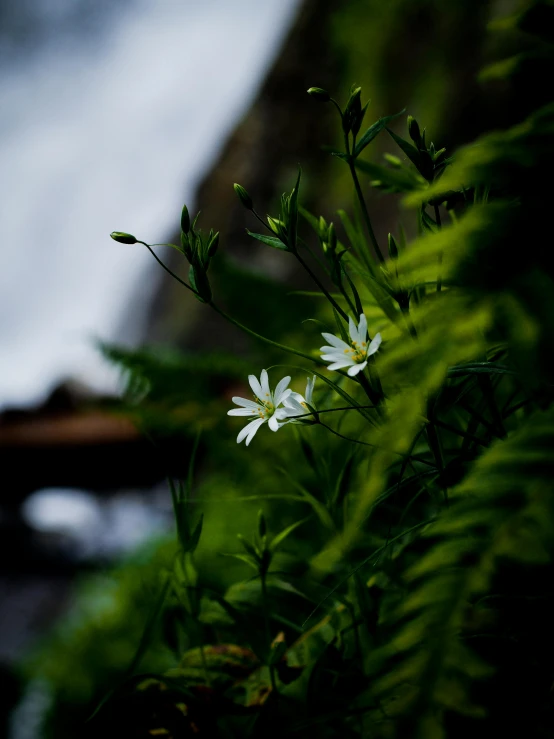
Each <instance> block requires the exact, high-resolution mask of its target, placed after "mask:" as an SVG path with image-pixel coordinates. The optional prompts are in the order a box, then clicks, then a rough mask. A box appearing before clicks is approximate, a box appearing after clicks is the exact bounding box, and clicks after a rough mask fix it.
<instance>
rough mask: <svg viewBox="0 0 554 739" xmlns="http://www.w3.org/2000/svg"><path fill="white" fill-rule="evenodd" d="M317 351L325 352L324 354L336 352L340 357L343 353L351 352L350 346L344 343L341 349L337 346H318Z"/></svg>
mask: <svg viewBox="0 0 554 739" xmlns="http://www.w3.org/2000/svg"><path fill="white" fill-rule="evenodd" d="M319 351H320V352H325V353H326V354H336V355H337V356H338V357H340V356H342V355H343V354H347V353H349V352H351V351H352V347H351V346H346V344H345V345H344V346H343V347H342V348H341V349H339V347H338V346H320V347H319Z"/></svg>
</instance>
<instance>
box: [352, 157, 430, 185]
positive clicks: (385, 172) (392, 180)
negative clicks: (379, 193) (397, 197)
mask: <svg viewBox="0 0 554 739" xmlns="http://www.w3.org/2000/svg"><path fill="white" fill-rule="evenodd" d="M356 168H357V169H359V170H360V172H363V173H364V174H367V175H369V176H370V177H372V178H373V180H378V181H379V182H380V183H382V185H379V187H381V188H382V189H384V190H385V191H386V192H391V193H394V192H412V191H413V190H421V189H423V188H424V187H426V185H427V183H426V182H425V180H424V179H423V177H421V176H420V175H419V174H418V173H417V172H414V171H413V170H409V169H406V168H405V167H402V168H400V169H396V168H395V169H393V168H391V167H383V166H382V165H379V164H373V163H372V162H366V161H364V160H362V159H358V160H357V161H356ZM375 187H377V185H375Z"/></svg>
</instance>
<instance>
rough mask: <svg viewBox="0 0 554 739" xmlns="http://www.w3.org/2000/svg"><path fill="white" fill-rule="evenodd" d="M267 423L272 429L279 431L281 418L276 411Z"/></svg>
mask: <svg viewBox="0 0 554 739" xmlns="http://www.w3.org/2000/svg"><path fill="white" fill-rule="evenodd" d="M267 425H268V426H269V428H270V429H271V430H272V431H279V425H280V424H279V419H278V418H277V415H276V414H275V413H274V414H273V415H272V416H271V418H270V419H269V421H268V422H267Z"/></svg>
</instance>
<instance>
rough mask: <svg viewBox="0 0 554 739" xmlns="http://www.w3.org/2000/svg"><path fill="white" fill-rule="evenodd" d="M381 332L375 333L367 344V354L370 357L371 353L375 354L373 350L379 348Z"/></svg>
mask: <svg viewBox="0 0 554 739" xmlns="http://www.w3.org/2000/svg"><path fill="white" fill-rule="evenodd" d="M381 341H382V339H381V334H375V336H374V337H373V339H372V340H371V343H370V345H369V349H368V350H367V356H368V357H371V355H372V354H375V352H376V351H377V350H378V349H379V347H380V346H381Z"/></svg>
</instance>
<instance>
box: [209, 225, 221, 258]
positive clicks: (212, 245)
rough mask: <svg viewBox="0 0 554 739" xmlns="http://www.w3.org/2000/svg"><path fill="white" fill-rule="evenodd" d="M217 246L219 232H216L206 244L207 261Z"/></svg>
mask: <svg viewBox="0 0 554 739" xmlns="http://www.w3.org/2000/svg"><path fill="white" fill-rule="evenodd" d="M218 246H219V231H217V232H216V233H215V234H214V235H213V236H212V237H211V238H210V240H209V242H208V259H211V258H212V257H213V255H214V254H215V253H216V251H217V247H218Z"/></svg>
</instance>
